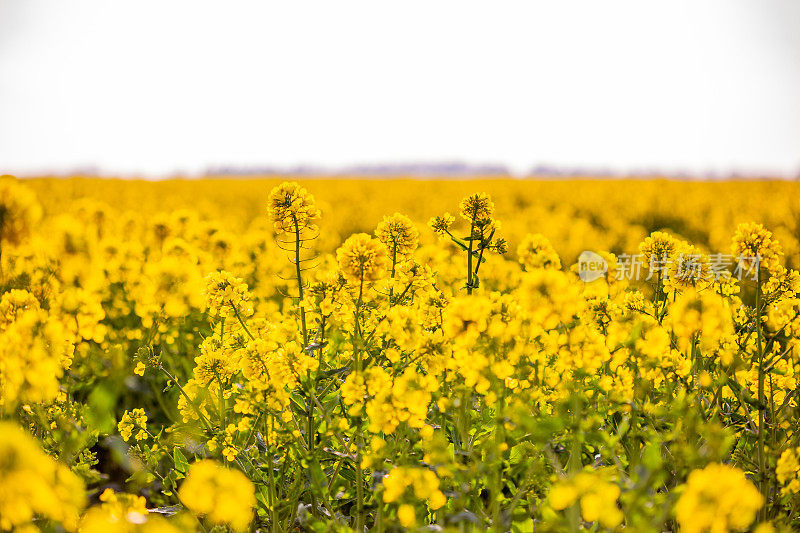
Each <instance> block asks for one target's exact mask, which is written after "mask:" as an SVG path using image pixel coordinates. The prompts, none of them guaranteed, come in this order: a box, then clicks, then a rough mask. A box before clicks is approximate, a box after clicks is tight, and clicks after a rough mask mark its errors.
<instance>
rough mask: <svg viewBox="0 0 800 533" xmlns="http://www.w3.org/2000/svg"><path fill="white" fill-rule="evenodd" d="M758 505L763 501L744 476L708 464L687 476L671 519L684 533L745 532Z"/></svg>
mask: <svg viewBox="0 0 800 533" xmlns="http://www.w3.org/2000/svg"><path fill="white" fill-rule="evenodd" d="M762 505H764V498H763V497H762V496H761V494H760V493H759V492H758V489H757V488H756V487H755V485H753V484H752V483H751V482H750V481H748V479H747V478H746V477H745V475H744V472H742V471H741V470H739V469H738V468H735V467H732V466H729V465H724V464H718V463H712V464H710V465H708V466H707V467H705V468H703V469H702V470H695V471H693V472H692V473H691V474H689V479H688V481H687V482H686V486H685V489H684V492H683V494H681V497H680V499H678V503H677V505H676V506H675V517H676V518H677V519H678V524H679V525H680V526H681V531H684V532H686V533H700V532H702V531H713V532H714V533H725V532H727V531H739V530H744V529H746V528H747V527H748V526H749V525H750V524H751V523H752V522H753V520H754V519H755V517H756V512H758V510H759V509H761V506H762Z"/></svg>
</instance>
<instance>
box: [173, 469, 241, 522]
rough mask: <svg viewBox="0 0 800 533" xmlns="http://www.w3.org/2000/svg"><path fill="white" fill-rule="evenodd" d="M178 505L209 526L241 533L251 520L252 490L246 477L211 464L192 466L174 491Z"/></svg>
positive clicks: (235, 471)
mask: <svg viewBox="0 0 800 533" xmlns="http://www.w3.org/2000/svg"><path fill="white" fill-rule="evenodd" d="M178 494H179V495H180V498H181V501H182V502H184V503H185V504H186V506H187V507H188V508H189V509H190V510H191V511H192V512H193V513H195V514H197V515H199V516H202V517H205V519H206V520H207V521H208V522H210V523H211V524H215V525H230V526H231V528H233V529H234V530H236V531H245V530H246V529H247V526H248V525H249V524H250V521H251V520H252V519H253V507H254V506H255V504H256V497H255V488H254V487H253V483H252V482H251V481H250V480H249V479H247V476H245V475H244V474H242V473H241V472H239V471H238V470H233V469H230V468H225V467H223V466H221V465H219V464H218V463H216V462H214V461H211V460H208V459H206V460H202V461H198V462H196V463H193V464H192V465H191V467H190V468H189V474H188V475H187V476H186V480H185V481H184V482H183V485H181V488H180V490H179V491H178Z"/></svg>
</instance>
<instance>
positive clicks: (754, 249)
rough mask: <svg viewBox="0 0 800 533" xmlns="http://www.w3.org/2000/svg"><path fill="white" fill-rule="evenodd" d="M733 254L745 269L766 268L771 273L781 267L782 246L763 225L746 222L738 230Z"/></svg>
mask: <svg viewBox="0 0 800 533" xmlns="http://www.w3.org/2000/svg"><path fill="white" fill-rule="evenodd" d="M731 252H732V253H733V255H734V257H735V258H736V259H737V260H738V261H740V264H741V265H742V267H744V268H748V269H749V268H753V267H754V266H761V267H765V268H766V269H767V270H769V271H770V272H772V271H774V270H776V269H777V267H779V266H780V259H781V257H782V256H783V249H782V248H781V245H780V244H779V243H778V242H777V241H775V240H773V238H772V232H771V231H769V230H768V229H766V228H765V227H764V226H763V225H761V224H756V223H755V222H745V223H744V224H739V226H738V227H737V228H736V234H735V235H734V236H733V244H732V245H731Z"/></svg>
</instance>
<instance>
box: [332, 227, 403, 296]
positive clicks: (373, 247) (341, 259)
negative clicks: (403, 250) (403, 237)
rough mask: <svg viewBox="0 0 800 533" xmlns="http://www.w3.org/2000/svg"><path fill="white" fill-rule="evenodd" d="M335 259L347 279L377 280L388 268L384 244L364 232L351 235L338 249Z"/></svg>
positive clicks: (359, 281)
mask: <svg viewBox="0 0 800 533" xmlns="http://www.w3.org/2000/svg"><path fill="white" fill-rule="evenodd" d="M336 260H337V261H338V263H339V268H340V269H341V270H342V272H343V273H344V275H345V277H346V278H347V279H348V281H351V282H353V283H356V284H357V283H361V282H363V281H378V280H379V279H382V278H384V277H386V273H387V270H388V269H389V268H390V266H391V265H390V263H389V254H388V251H387V250H386V245H385V244H383V243H382V242H381V241H379V240H378V239H373V238H372V237H370V236H369V235H367V234H366V233H356V234H355V235H351V236H350V237H349V238H348V239H347V240H346V241H344V244H342V245H341V246H340V247H339V249H338V250H336Z"/></svg>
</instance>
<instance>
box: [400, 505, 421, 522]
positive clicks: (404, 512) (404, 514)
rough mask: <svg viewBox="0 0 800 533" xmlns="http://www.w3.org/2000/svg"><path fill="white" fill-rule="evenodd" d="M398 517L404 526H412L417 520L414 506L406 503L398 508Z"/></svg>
mask: <svg viewBox="0 0 800 533" xmlns="http://www.w3.org/2000/svg"><path fill="white" fill-rule="evenodd" d="M397 519H398V520H399V521H400V524H401V525H402V526H403V527H411V526H413V525H414V522H416V521H417V515H416V513H415V512H414V507H413V506H412V505H408V504H407V503H404V504H403V505H401V506H400V507H398V508H397Z"/></svg>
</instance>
